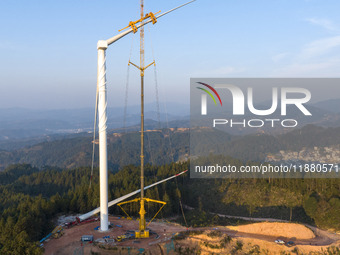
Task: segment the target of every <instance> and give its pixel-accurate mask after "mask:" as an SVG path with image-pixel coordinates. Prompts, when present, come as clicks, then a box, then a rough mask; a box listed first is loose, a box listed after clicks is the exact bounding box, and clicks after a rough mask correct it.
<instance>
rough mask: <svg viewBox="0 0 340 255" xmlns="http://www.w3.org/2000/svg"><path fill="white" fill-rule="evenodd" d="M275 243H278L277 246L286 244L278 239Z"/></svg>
mask: <svg viewBox="0 0 340 255" xmlns="http://www.w3.org/2000/svg"><path fill="white" fill-rule="evenodd" d="M275 243H277V244H285V241H283V240H281V239H276V240H275Z"/></svg>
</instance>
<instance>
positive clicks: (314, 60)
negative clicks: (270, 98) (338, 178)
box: [0, 0, 340, 109]
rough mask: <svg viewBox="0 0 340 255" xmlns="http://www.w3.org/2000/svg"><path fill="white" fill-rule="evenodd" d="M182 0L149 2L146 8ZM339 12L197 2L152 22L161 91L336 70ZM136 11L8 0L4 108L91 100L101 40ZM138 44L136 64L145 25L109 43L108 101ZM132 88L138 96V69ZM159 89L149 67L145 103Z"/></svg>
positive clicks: (234, 0) (325, 4)
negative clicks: (203, 81)
mask: <svg viewBox="0 0 340 255" xmlns="http://www.w3.org/2000/svg"><path fill="white" fill-rule="evenodd" d="M185 1H186V0H183V1H179V0H176V1H175V0H167V1H165V0H164V1H156V0H145V1H144V2H145V12H150V11H152V12H157V11H159V10H161V11H162V12H164V11H167V10H169V9H171V8H173V7H176V6H178V5H180V4H182V3H184V2H185ZM339 10H340V1H338V0H291V1H287V0H275V1H273V0H197V1H196V2H194V3H192V4H190V5H188V6H185V7H183V8H181V9H179V10H177V11H175V12H173V13H171V14H169V15H166V16H164V17H162V18H161V19H159V21H158V22H157V24H155V25H148V26H147V27H146V28H145V48H146V61H145V63H146V64H148V63H149V62H152V60H153V56H152V48H153V51H154V56H155V59H156V63H157V73H158V85H159V89H160V99H161V100H162V101H164V100H166V101H172V102H180V103H189V85H190V83H189V79H190V77H339V71H340V16H339ZM138 18H139V0H129V1H115V0H98V1H94V0H78V1H75V0H67V1H66V0H58V1H52V0H41V1H34V0H30V1H19V0H1V1H0V31H1V32H0V89H1V91H0V92H1V93H0V108H11V107H30V108H46V109H54V108H80V107H94V102H95V90H96V70H97V69H96V61H97V52H96V44H97V41H98V40H99V39H108V38H110V37H112V36H114V35H116V34H117V33H118V29H121V28H123V27H125V26H127V25H128V23H129V21H130V20H136V19H138ZM132 42H133V48H132V55H131V61H133V62H135V63H137V64H139V55H138V54H139V52H138V48H139V33H136V34H134V35H133V34H130V35H128V36H127V37H125V38H123V39H121V40H120V41H118V42H117V43H115V44H113V45H111V46H110V47H109V48H108V50H107V68H108V70H107V79H108V100H109V106H116V105H123V104H124V94H125V86H126V78H127V63H128V60H129V56H130V50H131V45H132ZM151 45H152V46H153V47H151ZM129 88H130V89H129V103H130V104H136V103H137V102H138V101H137V100H138V98H137V95H138V93H139V78H138V71H137V70H136V69H135V68H133V67H130V83H129ZM154 88H155V84H154V71H153V67H150V70H147V71H146V96H145V97H146V101H147V102H150V101H154V100H155V92H154ZM328 94H329V93H328ZM339 97H340V95H339Z"/></svg>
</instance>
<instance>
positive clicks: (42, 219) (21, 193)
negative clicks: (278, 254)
mask: <svg viewBox="0 0 340 255" xmlns="http://www.w3.org/2000/svg"><path fill="white" fill-rule="evenodd" d="M187 168H188V165H187V164H186V163H183V164H170V165H164V166H160V167H152V166H150V165H147V166H146V167H145V175H146V185H148V184H150V183H153V182H155V181H157V180H161V179H164V178H166V177H168V176H171V175H173V174H175V173H178V172H181V171H182V170H185V169H187ZM139 173H140V169H139V167H134V166H131V165H130V166H126V167H124V168H122V170H121V171H119V172H118V173H116V174H112V173H110V174H109V199H112V198H117V197H120V196H122V195H124V194H127V193H129V192H131V191H134V190H136V189H138V187H139ZM89 177H90V169H89V168H78V169H71V170H62V169H51V168H45V169H38V168H33V167H31V166H29V165H13V166H11V167H9V168H7V169H6V170H5V171H3V172H2V173H0V180H1V183H0V192H1V194H3V196H1V197H0V211H1V212H2V213H1V215H0V229H1V231H0V254H7V253H6V251H12V250H15V251H17V254H24V253H22V252H23V251H24V250H27V251H30V252H29V253H30V254H39V250H37V249H36V246H35V243H34V242H35V241H37V240H39V239H40V238H42V237H43V236H44V235H46V234H47V233H48V232H49V231H51V229H53V219H54V218H55V217H56V215H58V214H59V213H62V214H69V213H73V214H74V213H85V212H88V211H90V210H92V209H93V208H96V207H97V206H98V205H99V185H98V169H95V174H94V178H93V185H92V189H91V190H90V191H89V180H90V178H89ZM250 191H251V192H250ZM146 196H148V197H151V198H155V199H161V200H163V201H166V202H167V205H166V207H165V208H164V210H163V211H162V215H160V216H159V217H169V216H179V221H180V222H182V224H183V225H184V226H185V225H186V223H185V222H184V220H183V218H182V217H181V210H180V203H179V202H180V198H181V201H182V203H183V204H184V205H188V206H190V207H193V208H195V209H194V210H189V211H185V216H186V222H187V224H188V226H192V227H203V226H216V225H230V224H235V223H236V221H235V220H234V221H229V220H228V219H226V218H224V217H219V216H218V215H215V214H214V213H220V214H228V215H235V216H252V217H262V218H276V219H283V220H290V219H291V220H292V221H294V222H303V223H308V224H311V225H316V226H318V227H321V228H326V229H332V231H339V230H340V225H339V224H340V218H339V217H340V215H339V211H340V181H339V180H338V179H307V180H302V179H274V180H270V179H243V180H237V179H216V180H197V179H190V177H189V175H188V174H186V175H184V176H181V177H179V178H178V179H177V182H175V181H170V182H167V183H165V184H164V185H160V186H157V187H156V188H153V189H150V190H148V191H147V192H146ZM128 209H129V210H128V212H129V214H130V215H132V216H137V212H138V208H137V207H130V208H128ZM157 210H158V208H157V207H156V206H150V207H148V215H153V213H155V212H157ZM208 212H211V213H208ZM110 213H111V214H115V215H119V214H122V211H121V210H120V209H119V208H118V207H112V208H110ZM32 225H33V226H34V228H32ZM18 233H20V234H18Z"/></svg>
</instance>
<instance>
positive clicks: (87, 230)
mask: <svg viewBox="0 0 340 255" xmlns="http://www.w3.org/2000/svg"><path fill="white" fill-rule="evenodd" d="M109 221H110V223H113V224H114V227H113V228H110V229H109V231H108V232H104V233H103V232H100V231H98V230H94V229H95V228H96V227H97V226H99V225H100V222H92V223H86V224H83V225H78V226H74V227H71V228H69V229H66V228H65V229H64V235H63V236H62V237H60V238H59V239H50V240H49V241H47V242H45V243H44V248H45V252H44V254H48V255H50V254H55V255H56V254H91V251H92V252H99V251H100V254H112V251H109V250H108V251H107V253H106V252H105V250H103V249H100V248H98V247H95V246H93V244H84V245H83V244H82V242H81V241H80V239H81V236H83V235H93V237H94V240H96V239H99V238H103V237H104V236H110V238H116V237H117V236H120V235H123V234H125V233H126V232H127V231H128V230H136V229H138V222H137V221H136V220H127V219H122V218H119V217H112V216H110V217H109ZM116 225H120V226H122V227H118V226H116ZM148 228H149V229H151V230H152V231H153V232H156V233H157V234H158V236H159V237H158V238H157V239H156V237H157V235H150V238H147V239H138V240H137V242H136V240H126V241H123V242H115V243H114V244H115V246H123V247H134V248H135V249H140V248H143V249H150V248H151V246H155V247H154V248H155V249H159V248H158V246H157V244H159V243H164V242H169V240H170V239H171V237H172V236H173V235H174V234H176V233H178V232H181V231H185V230H186V228H184V227H182V226H180V225H177V224H173V223H171V224H169V223H166V222H161V221H155V222H152V223H151V224H150V226H149V227H148ZM112 247H114V246H113V245H112ZM130 252H131V251H130ZM122 254H123V253H122ZM131 254H133V253H131ZM156 254H157V253H156Z"/></svg>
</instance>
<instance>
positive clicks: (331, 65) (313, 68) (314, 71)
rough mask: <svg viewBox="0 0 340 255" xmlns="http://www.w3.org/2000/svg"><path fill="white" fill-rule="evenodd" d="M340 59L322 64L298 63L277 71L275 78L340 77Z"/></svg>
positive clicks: (322, 62) (321, 62)
mask: <svg viewBox="0 0 340 255" xmlns="http://www.w3.org/2000/svg"><path fill="white" fill-rule="evenodd" d="M339 67H340V58H333V59H327V60H324V61H320V62H312V63H306V62H296V63H292V64H290V65H288V66H285V67H282V68H280V69H277V70H276V71H275V72H274V76H282V77H306V76H308V77H309V76H311V77H339Z"/></svg>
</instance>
